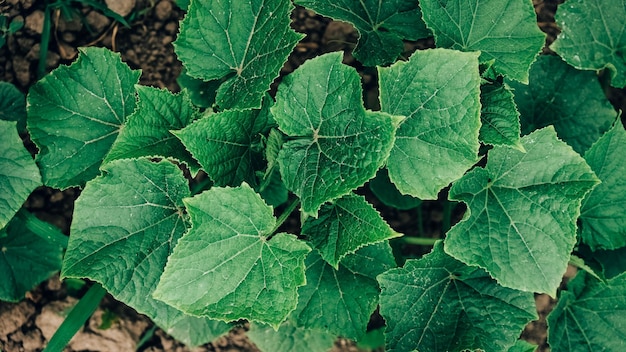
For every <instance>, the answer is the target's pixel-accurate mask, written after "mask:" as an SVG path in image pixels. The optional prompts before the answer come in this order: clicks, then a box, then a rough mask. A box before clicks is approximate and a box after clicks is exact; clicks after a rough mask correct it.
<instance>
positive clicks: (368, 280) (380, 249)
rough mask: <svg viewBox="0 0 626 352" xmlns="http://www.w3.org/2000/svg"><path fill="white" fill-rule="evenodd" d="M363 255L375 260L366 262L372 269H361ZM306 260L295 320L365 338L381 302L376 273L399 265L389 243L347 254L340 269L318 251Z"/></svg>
mask: <svg viewBox="0 0 626 352" xmlns="http://www.w3.org/2000/svg"><path fill="white" fill-rule="evenodd" d="M361 251H362V253H360V252H361ZM348 258H350V259H348ZM364 258H367V259H370V260H372V259H373V260H374V261H371V262H369V263H368V264H369V265H367V266H368V268H369V269H370V271H369V272H363V271H362V270H359V269H358V268H360V267H362V266H364V264H365V261H364V260H363V259H364ZM305 263H306V281H307V284H306V285H305V286H303V287H301V288H300V289H299V290H298V296H299V298H298V307H297V308H296V310H295V312H294V313H293V319H294V321H296V322H297V325H298V326H301V327H303V328H305V329H317V330H319V331H327V332H330V333H331V334H335V335H341V336H343V337H346V338H350V339H355V340H357V341H358V340H360V339H362V338H363V337H364V336H365V333H366V330H367V324H368V322H369V321H370V316H371V315H372V313H373V312H374V310H375V309H376V306H377V305H378V295H379V292H380V289H379V288H378V283H377V282H376V275H378V274H380V273H383V272H384V271H386V270H389V269H391V268H393V267H395V266H396V265H395V262H394V260H393V254H392V253H391V247H390V246H389V243H388V242H380V243H377V244H374V245H370V246H367V247H363V248H362V249H361V250H359V251H357V252H356V253H355V254H352V255H349V256H347V257H346V265H343V264H340V265H338V269H335V268H333V267H332V266H331V265H330V264H328V263H327V262H326V261H324V259H323V258H322V257H321V256H320V254H319V253H317V252H312V253H310V254H309V256H308V257H307V259H306V262H305ZM355 264H356V265H355Z"/></svg>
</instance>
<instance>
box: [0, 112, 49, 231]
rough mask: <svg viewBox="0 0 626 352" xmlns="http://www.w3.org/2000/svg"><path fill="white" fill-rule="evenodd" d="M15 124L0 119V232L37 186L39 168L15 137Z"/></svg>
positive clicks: (38, 183) (16, 135)
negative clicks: (0, 190)
mask: <svg viewBox="0 0 626 352" xmlns="http://www.w3.org/2000/svg"><path fill="white" fill-rule="evenodd" d="M16 126H17V122H14V121H2V120H0V152H1V154H0V185H1V188H2V192H0V229H1V228H3V227H5V226H6V224H8V223H9V220H11V218H12V217H13V215H15V213H17V211H18V210H20V208H21V207H22V204H24V202H25V201H26V198H28V196H29V195H30V193H31V192H32V191H33V190H34V189H35V188H37V187H38V186H40V185H41V175H40V174H39V169H38V168H37V165H35V162H34V161H33V158H32V157H31V156H30V153H29V152H28V151H27V150H26V148H24V144H23V143H22V139H21V138H20V136H19V135H18V134H17V129H16Z"/></svg>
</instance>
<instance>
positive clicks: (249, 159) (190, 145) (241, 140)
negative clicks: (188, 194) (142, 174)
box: [173, 98, 275, 186]
mask: <svg viewBox="0 0 626 352" xmlns="http://www.w3.org/2000/svg"><path fill="white" fill-rule="evenodd" d="M270 104H271V99H270V98H266V99H265V101H264V103H263V108H262V109H261V110H243V111H239V110H226V111H224V112H220V113H217V114H208V115H207V116H205V117H204V118H202V119H200V120H198V121H196V122H194V123H193V124H191V125H189V126H187V127H185V128H184V129H182V130H180V131H175V132H173V133H174V135H176V137H178V138H179V139H180V140H181V141H182V142H183V144H184V145H185V147H187V149H188V150H189V151H190V152H191V154H192V155H193V156H194V158H196V159H197V160H198V162H199V163H200V165H202V168H203V169H204V171H205V172H206V173H207V174H208V175H209V177H210V178H211V180H213V182H215V185H217V186H238V185H240V184H241V182H244V181H245V182H247V183H249V184H252V185H256V183H257V181H256V171H257V170H261V169H262V168H263V167H264V166H265V161H264V160H263V153H262V151H261V150H258V148H257V146H258V145H259V144H260V143H261V138H262V136H263V135H267V134H268V133H269V130H270V128H271V127H272V126H274V125H275V123H274V119H273V118H272V115H271V113H270V110H269V108H270Z"/></svg>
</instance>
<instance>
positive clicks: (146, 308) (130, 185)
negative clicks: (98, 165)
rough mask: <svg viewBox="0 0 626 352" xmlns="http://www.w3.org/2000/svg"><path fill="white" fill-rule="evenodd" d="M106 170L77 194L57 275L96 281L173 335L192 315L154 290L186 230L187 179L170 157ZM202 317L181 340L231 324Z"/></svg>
mask: <svg viewBox="0 0 626 352" xmlns="http://www.w3.org/2000/svg"><path fill="white" fill-rule="evenodd" d="M103 171H104V174H103V175H102V176H100V177H98V178H96V179H94V180H92V181H90V182H88V183H87V185H86V186H85V189H84V190H83V192H82V193H81V195H80V197H79V198H78V200H77V201H76V206H75V209H74V220H73V221H72V227H71V230H70V231H71V233H72V235H71V236H70V242H69V244H68V249H67V253H66V255H65V259H64V261H63V269H62V271H61V276H62V277H72V278H89V279H91V280H94V281H97V282H99V283H101V284H102V286H103V287H104V288H105V289H106V290H107V291H109V292H110V293H111V294H112V295H113V296H114V297H115V298H116V299H118V300H120V301H122V302H124V303H126V304H128V305H129V306H131V307H133V308H135V309H136V310H137V311H138V312H140V313H144V314H146V315H147V316H149V317H150V318H151V319H152V320H154V321H155V323H157V324H158V325H159V326H161V327H163V329H165V330H166V331H170V332H171V333H172V334H174V335H175V333H176V331H178V330H176V328H175V327H176V326H178V325H179V324H185V322H184V320H185V319H190V320H191V321H197V318H193V317H187V316H185V315H184V314H183V313H182V312H180V311H178V310H176V309H174V308H172V307H170V306H168V305H166V304H164V303H163V302H159V301H157V300H155V299H153V298H152V296H151V295H152V292H153V291H154V289H155V287H156V285H157V283H158V282H159V277H160V276H161V273H162V272H163V268H164V267H165V263H166V261H167V258H168V256H169V255H170V254H171V253H172V248H173V247H174V246H175V245H176V242H177V241H178V239H179V238H180V236H182V234H183V232H184V231H185V230H186V225H185V219H184V216H183V209H184V208H183V204H182V198H183V197H186V196H189V188H188V185H187V181H186V180H185V178H184V177H183V174H182V172H181V171H180V169H178V168H177V167H176V166H175V165H173V164H171V163H169V162H167V161H162V162H160V163H151V162H150V161H148V160H146V159H138V160H116V161H112V162H110V163H108V164H106V165H104V166H103ZM205 324H206V326H207V329H205V330H204V331H202V334H200V335H198V336H195V337H193V339H192V338H191V337H189V338H190V340H185V341H184V342H186V343H190V344H199V343H203V342H207V341H210V340H212V339H213V338H215V337H216V335H219V334H221V333H223V332H225V330H226V331H227V330H228V326H227V325H225V324H223V323H222V324H223V325H221V326H215V323H209V322H207V323H205ZM208 327H211V328H215V329H216V330H217V331H211V329H208ZM181 334H182V335H179V336H180V338H181V339H183V338H185V337H186V336H185V332H184V331H181ZM175 336H176V335H175Z"/></svg>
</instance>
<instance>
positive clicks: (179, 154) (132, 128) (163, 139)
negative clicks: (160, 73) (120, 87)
mask: <svg viewBox="0 0 626 352" xmlns="http://www.w3.org/2000/svg"><path fill="white" fill-rule="evenodd" d="M137 94H138V96H139V103H138V106H137V110H135V112H134V113H133V114H131V115H130V116H129V117H128V122H127V123H126V125H125V126H124V127H123V128H122V130H121V132H120V135H119V136H118V137H117V139H116V140H115V143H113V146H112V147H111V151H110V152H109V154H108V155H107V156H106V158H105V159H104V161H105V162H109V161H111V160H116V159H126V158H138V157H142V156H145V157H164V158H174V159H176V160H179V161H182V162H184V163H186V164H187V165H188V166H189V167H190V169H191V170H192V171H196V172H197V170H198V169H199V166H198V163H197V162H196V161H195V160H194V159H193V158H192V156H191V154H189V152H187V151H186V150H185V148H184V147H183V145H182V144H181V143H180V141H179V140H178V139H176V137H174V135H173V134H172V133H171V132H170V130H177V129H181V128H183V127H185V126H187V125H188V124H190V123H191V122H192V121H193V120H194V119H195V118H196V117H197V114H198V111H197V110H196V109H195V108H194V107H193V105H191V101H190V100H189V97H188V96H187V94H185V93H180V94H172V93H170V92H169V91H168V90H164V89H157V88H152V87H144V86H139V85H138V86H137Z"/></svg>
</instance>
